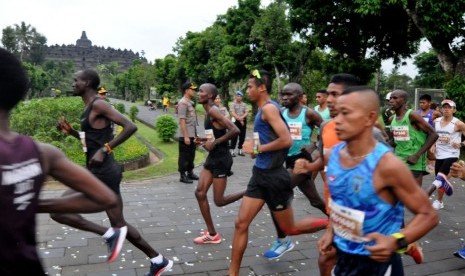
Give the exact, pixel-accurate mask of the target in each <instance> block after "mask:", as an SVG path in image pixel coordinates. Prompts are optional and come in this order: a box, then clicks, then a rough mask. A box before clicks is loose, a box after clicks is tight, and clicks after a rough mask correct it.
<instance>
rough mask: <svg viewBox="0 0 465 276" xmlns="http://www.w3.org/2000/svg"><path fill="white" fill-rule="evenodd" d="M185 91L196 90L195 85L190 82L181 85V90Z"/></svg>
mask: <svg viewBox="0 0 465 276" xmlns="http://www.w3.org/2000/svg"><path fill="white" fill-rule="evenodd" d="M187 89H194V90H195V89H197V84H195V83H193V82H191V81H186V82H185V83H184V84H183V85H182V90H187Z"/></svg>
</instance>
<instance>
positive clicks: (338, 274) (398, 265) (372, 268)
mask: <svg viewBox="0 0 465 276" xmlns="http://www.w3.org/2000/svg"><path fill="white" fill-rule="evenodd" d="M332 275H335V276H361V275H363V276H391V275H392V276H403V275H404V269H403V267H402V259H401V258H400V255H399V254H397V253H393V254H392V256H391V259H390V260H389V261H387V262H385V263H381V262H377V261H375V260H372V259H370V257H368V256H364V255H354V254H348V253H345V252H343V251H341V250H339V249H337V262H336V266H335V267H334V270H333V271H332Z"/></svg>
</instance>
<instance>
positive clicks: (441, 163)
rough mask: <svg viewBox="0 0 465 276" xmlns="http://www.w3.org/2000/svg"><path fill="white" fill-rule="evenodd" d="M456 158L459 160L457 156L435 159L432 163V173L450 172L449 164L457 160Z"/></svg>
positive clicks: (446, 173)
mask: <svg viewBox="0 0 465 276" xmlns="http://www.w3.org/2000/svg"><path fill="white" fill-rule="evenodd" d="M457 160H459V159H458V158H457V157H452V158H446V159H436V163H435V164H434V173H435V174H436V175H437V174H438V173H443V174H445V175H448V174H449V172H450V166H452V164H453V163H454V162H457Z"/></svg>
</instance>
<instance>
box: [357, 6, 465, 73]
mask: <svg viewBox="0 0 465 276" xmlns="http://www.w3.org/2000/svg"><path fill="white" fill-rule="evenodd" d="M355 2H356V3H357V5H359V8H358V11H359V12H360V13H362V14H370V15H381V16H383V13H382V9H383V7H385V6H389V7H396V8H401V9H402V10H403V11H404V13H406V14H407V15H408V16H409V21H410V22H411V23H412V24H414V26H415V28H416V30H417V31H419V32H420V33H421V36H420V37H424V38H426V39H427V40H428V41H429V42H430V44H431V46H432V47H433V49H434V51H435V53H436V56H437V58H438V60H439V62H440V64H441V67H442V69H443V70H444V72H446V74H447V75H448V76H449V77H453V76H454V75H461V76H465V40H464V37H465V20H464V11H465V1H464V0H442V1H430V0H389V1H368V0H355ZM384 18H385V20H384V21H383V22H382V23H384V24H390V23H391V22H392V20H390V21H387V17H384ZM396 19H397V18H396ZM410 26H411V24H408V25H405V26H403V25H402V26H400V27H401V28H403V29H405V28H407V27H410ZM418 39H419V38H415V37H409V40H408V41H407V42H409V43H412V42H417V41H418Z"/></svg>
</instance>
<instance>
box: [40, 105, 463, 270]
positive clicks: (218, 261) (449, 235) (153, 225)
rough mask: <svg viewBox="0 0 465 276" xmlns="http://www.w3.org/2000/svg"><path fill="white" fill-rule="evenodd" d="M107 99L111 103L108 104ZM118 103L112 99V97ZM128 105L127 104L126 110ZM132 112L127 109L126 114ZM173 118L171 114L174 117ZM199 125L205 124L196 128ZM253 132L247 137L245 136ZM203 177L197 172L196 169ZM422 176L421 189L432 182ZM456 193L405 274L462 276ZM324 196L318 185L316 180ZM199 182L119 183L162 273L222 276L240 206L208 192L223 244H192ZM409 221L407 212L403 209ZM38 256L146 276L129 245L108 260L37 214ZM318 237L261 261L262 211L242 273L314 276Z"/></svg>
mask: <svg viewBox="0 0 465 276" xmlns="http://www.w3.org/2000/svg"><path fill="white" fill-rule="evenodd" d="M112 101H114V100H113V99H112ZM115 101H116V100H115ZM130 105H132V104H128V106H130ZM128 108H129V107H127V110H128ZM139 110H140V112H139V116H138V117H139V119H140V120H144V121H147V122H148V123H152V124H153V122H154V121H155V118H156V117H157V116H158V115H159V114H161V113H162V111H161V110H156V111H149V110H148V109H147V107H139ZM173 116H174V115H173ZM200 125H202V124H200ZM249 134H250V133H249ZM252 166H253V160H252V159H251V158H250V157H247V156H246V157H241V156H238V157H235V158H234V165H233V171H234V175H233V176H231V177H230V178H228V187H227V189H226V194H228V193H231V192H236V191H240V190H244V189H245V188H246V185H247V183H248V180H249V177H250V176H251V169H252ZM195 171H196V172H197V173H199V172H200V167H197V168H196V169H195ZM432 180H433V178H432V177H431V176H426V177H425V178H424V181H423V188H424V189H426V188H427V187H428V186H429V184H430V183H431V182H432ZM453 183H454V184H455V192H454V195H453V196H451V197H447V198H445V201H444V202H445V208H444V209H442V210H440V211H439V215H440V220H441V222H440V224H439V225H438V226H437V227H436V228H435V229H433V230H432V231H431V232H430V233H428V234H427V235H426V236H425V237H423V238H422V239H421V240H420V244H421V245H422V247H423V250H424V254H425V261H424V263H423V264H420V265H417V264H415V263H414V262H413V260H412V259H411V258H410V257H409V256H403V257H402V259H403V263H404V270H405V275H437V276H439V275H441V276H443V275H444V276H445V275H452V276H454V275H465V260H462V259H458V258H456V257H454V256H453V254H452V253H453V252H454V251H456V250H457V249H459V248H461V247H462V246H463V245H464V239H463V238H464V237H465V182H463V181H461V180H454V181H453ZM316 185H317V188H318V190H319V191H320V193H322V191H323V190H322V185H323V184H322V181H321V179H320V177H318V178H317V183H316ZM195 187H196V183H194V184H193V185H192V184H190V185H189V184H184V183H181V182H179V176H178V175H177V174H173V175H170V176H166V177H161V178H156V179H152V180H147V181H142V182H131V183H122V186H121V193H122V196H123V199H124V206H125V207H124V215H125V218H126V220H127V221H128V222H129V223H131V224H132V225H133V226H135V227H136V228H137V229H138V230H139V231H140V233H141V234H142V236H143V237H144V238H145V239H146V240H147V241H148V242H149V243H150V244H151V245H152V246H153V247H154V248H155V249H156V250H158V251H159V252H160V253H162V254H163V255H164V256H166V257H168V258H170V259H172V260H173V261H174V266H173V270H172V271H171V272H167V273H165V274H164V275H199V276H200V275H227V271H228V267H229V261H230V254H231V239H232V234H233V231H234V219H235V217H236V215H237V211H238V209H239V204H240V201H238V202H235V203H232V204H230V205H228V206H225V207H221V208H220V207H216V206H215V205H214V203H213V199H212V192H211V191H210V192H209V201H210V205H211V212H212V217H213V220H214V223H215V227H216V228H217V231H218V232H219V233H220V234H221V235H222V237H223V242H222V243H220V244H215V245H196V244H194V243H193V241H192V240H193V239H194V238H195V237H197V236H198V235H199V234H200V232H201V231H203V230H205V228H206V227H205V223H204V222H203V219H202V217H201V214H200V210H199V207H198V204H197V201H196V199H195V196H194V191H195ZM62 192H63V191H62V190H45V191H43V192H42V196H43V197H57V196H60V194H61V193H62ZM293 208H294V217H295V218H296V219H298V218H301V217H303V216H307V215H312V216H316V217H322V214H321V213H320V211H319V210H317V209H315V208H313V207H311V205H310V204H309V202H308V200H307V199H306V198H305V197H304V196H303V195H302V194H301V193H300V192H298V191H296V192H295V198H294V202H293ZM85 217H86V218H88V219H90V220H92V221H94V222H96V223H99V224H102V225H105V226H108V225H109V222H108V219H107V217H106V215H105V214H104V213H97V214H89V215H85ZM406 217H407V221H408V218H409V217H410V215H408V212H407V215H406ZM37 224H38V227H37V232H38V246H37V247H38V251H39V253H40V256H41V258H42V261H43V265H44V267H45V268H46V271H48V274H49V275H57V276H58V275H64V276H66V275H88V276H97V275H99V276H100V275H128V276H132V275H144V274H145V273H146V272H148V269H149V268H148V267H149V260H148V258H147V257H146V256H145V255H144V254H143V253H142V252H141V251H139V250H138V249H137V248H135V247H134V246H133V245H132V244H130V243H129V242H127V241H126V242H125V243H124V247H123V250H122V253H121V256H120V257H119V258H118V259H117V260H116V261H115V262H113V263H107V262H106V258H107V248H106V245H105V244H104V242H103V240H102V238H101V237H99V236H97V235H96V234H93V233H88V232H83V231H80V230H76V229H73V228H70V227H68V226H65V225H60V224H58V223H56V222H54V221H52V220H51V219H50V218H49V216H48V215H46V214H40V215H38V217H37ZM321 235H322V232H318V233H314V234H306V235H300V236H294V237H292V239H293V241H294V242H295V243H296V246H295V247H294V249H293V250H292V251H290V252H288V253H286V254H285V255H283V256H282V257H281V258H280V259H278V260H273V261H269V260H266V259H265V258H263V257H262V254H263V252H264V251H266V250H267V249H268V248H269V246H270V244H271V243H272V242H273V240H274V239H275V238H276V233H275V230H274V227H273V224H272V222H271V218H270V213H269V211H268V209H267V208H264V209H263V210H262V211H261V212H260V213H259V215H258V216H257V217H256V218H255V220H254V221H253V223H252V225H251V226H250V229H249V243H248V247H247V250H246V252H245V254H244V259H243V261H242V267H241V273H240V274H241V275H244V276H245V275H307V276H308V275H319V270H318V262H317V259H318V252H317V250H316V241H317V240H318V238H319V237H320V236H321Z"/></svg>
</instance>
